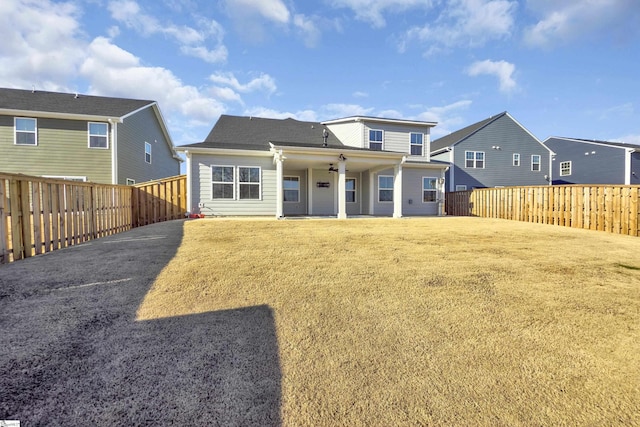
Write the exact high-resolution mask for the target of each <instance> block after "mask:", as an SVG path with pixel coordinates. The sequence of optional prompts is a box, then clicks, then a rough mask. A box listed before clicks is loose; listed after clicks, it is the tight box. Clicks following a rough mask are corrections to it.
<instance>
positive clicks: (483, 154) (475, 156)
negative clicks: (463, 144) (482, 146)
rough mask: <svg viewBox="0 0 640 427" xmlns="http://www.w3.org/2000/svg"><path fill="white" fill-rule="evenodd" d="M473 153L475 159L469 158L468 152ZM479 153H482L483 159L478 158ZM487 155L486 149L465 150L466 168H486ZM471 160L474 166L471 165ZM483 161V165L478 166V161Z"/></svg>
mask: <svg viewBox="0 0 640 427" xmlns="http://www.w3.org/2000/svg"><path fill="white" fill-rule="evenodd" d="M469 153H473V159H469V158H468V154H469ZM478 154H482V160H478ZM486 159H487V156H486V153H485V152H484V151H472V150H465V152H464V168H465V169H485V166H486V164H487V162H486ZM469 161H472V162H473V163H472V166H469ZM479 161H480V162H482V167H478V162H479Z"/></svg>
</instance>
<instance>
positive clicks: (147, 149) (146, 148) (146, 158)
mask: <svg viewBox="0 0 640 427" xmlns="http://www.w3.org/2000/svg"><path fill="white" fill-rule="evenodd" d="M144 161H145V162H147V163H151V144H149V143H148V142H145V143H144Z"/></svg>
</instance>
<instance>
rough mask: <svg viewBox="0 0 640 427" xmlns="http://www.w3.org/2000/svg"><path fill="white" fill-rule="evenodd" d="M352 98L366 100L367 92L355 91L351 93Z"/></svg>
mask: <svg viewBox="0 0 640 427" xmlns="http://www.w3.org/2000/svg"><path fill="white" fill-rule="evenodd" d="M352 95H353V97H354V98H368V97H369V94H368V93H367V92H361V91H355V92H353V94H352Z"/></svg>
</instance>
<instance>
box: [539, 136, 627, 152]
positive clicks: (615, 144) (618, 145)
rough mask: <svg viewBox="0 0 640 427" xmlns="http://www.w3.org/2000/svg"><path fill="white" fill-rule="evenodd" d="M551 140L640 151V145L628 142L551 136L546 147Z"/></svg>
mask: <svg viewBox="0 0 640 427" xmlns="http://www.w3.org/2000/svg"><path fill="white" fill-rule="evenodd" d="M550 139H557V140H566V141H575V142H581V143H587V144H599V145H607V146H610V147H615V148H627V149H631V150H640V145H636V144H629V143H626V142H613V141H599V140H597V139H582V138H567V137H563V136H550V137H549V138H547V139H546V140H545V141H544V144H545V145H546V143H547V141H549V140H550Z"/></svg>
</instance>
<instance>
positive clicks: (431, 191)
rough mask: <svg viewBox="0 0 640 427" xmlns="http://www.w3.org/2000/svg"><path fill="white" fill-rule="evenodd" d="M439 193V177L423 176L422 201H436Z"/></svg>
mask: <svg viewBox="0 0 640 427" xmlns="http://www.w3.org/2000/svg"><path fill="white" fill-rule="evenodd" d="M437 195H438V178H432V177H423V178H422V202H423V203H428V202H435V201H436V200H437Z"/></svg>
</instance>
